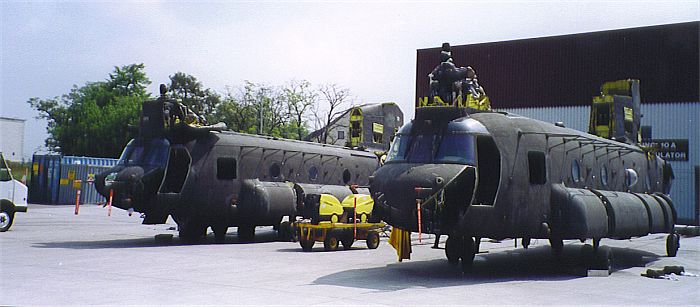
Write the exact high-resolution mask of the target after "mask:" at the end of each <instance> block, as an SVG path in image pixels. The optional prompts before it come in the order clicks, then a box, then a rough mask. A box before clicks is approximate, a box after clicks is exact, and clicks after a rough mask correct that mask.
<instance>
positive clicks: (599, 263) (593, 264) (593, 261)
mask: <svg viewBox="0 0 700 307" xmlns="http://www.w3.org/2000/svg"><path fill="white" fill-rule="evenodd" d="M585 246H587V247H588V248H587V250H588V256H589V257H590V258H589V259H590V265H589V266H588V268H589V269H593V270H606V271H608V274H610V273H612V269H613V253H612V250H611V249H610V248H609V247H606V246H603V247H599V248H598V249H595V248H593V247H591V246H590V245H588V244H586V245H585Z"/></svg>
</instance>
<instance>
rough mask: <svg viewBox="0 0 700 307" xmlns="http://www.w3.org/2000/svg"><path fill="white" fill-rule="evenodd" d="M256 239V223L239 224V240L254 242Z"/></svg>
mask: <svg viewBox="0 0 700 307" xmlns="http://www.w3.org/2000/svg"><path fill="white" fill-rule="evenodd" d="M254 240H255V225H240V226H238V241H239V242H253V241H254Z"/></svg>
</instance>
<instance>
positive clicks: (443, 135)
mask: <svg viewBox="0 0 700 307" xmlns="http://www.w3.org/2000/svg"><path fill="white" fill-rule="evenodd" d="M477 124H478V126H479V127H477V128H478V129H474V123H469V122H466V121H454V122H450V123H449V124H447V125H444V126H442V127H435V128H433V127H423V128H420V129H410V127H409V128H408V129H402V131H401V132H399V134H397V135H396V137H395V138H394V142H393V143H392V144H391V148H390V149H389V153H388V155H387V163H390V162H408V163H456V164H469V165H476V150H475V147H476V145H475V144H476V137H475V135H474V133H488V132H486V130H485V128H483V126H482V125H481V124H480V123H478V122H477ZM411 130H417V131H411Z"/></svg>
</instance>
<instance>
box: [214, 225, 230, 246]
mask: <svg viewBox="0 0 700 307" xmlns="http://www.w3.org/2000/svg"><path fill="white" fill-rule="evenodd" d="M211 230H213V231H214V242H215V243H224V242H226V232H228V226H211Z"/></svg>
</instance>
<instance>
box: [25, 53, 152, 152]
mask: <svg viewBox="0 0 700 307" xmlns="http://www.w3.org/2000/svg"><path fill="white" fill-rule="evenodd" d="M144 68H145V66H144V64H131V65H126V66H122V67H115V68H114V72H112V73H110V74H109V78H108V79H107V80H105V81H97V82H88V83H86V84H85V85H84V86H82V87H78V86H77V85H74V86H73V88H72V89H71V91H70V92H69V93H68V94H64V95H62V96H61V97H54V98H49V99H40V98H38V97H33V98H30V99H29V101H28V103H29V104H30V105H31V106H32V108H34V109H36V110H37V111H39V115H38V116H37V118H43V119H46V120H47V121H48V126H47V131H48V132H49V137H48V138H47V139H46V142H45V143H46V147H47V148H49V149H50V150H53V151H56V152H60V153H62V154H64V155H79V156H91V157H112V158H114V157H118V156H119V153H120V152H121V150H122V148H123V147H124V145H126V143H127V142H128V141H129V139H130V137H129V133H128V125H129V124H137V123H138V120H139V112H140V110H141V104H142V102H143V101H144V100H146V99H148V98H149V96H150V95H149V94H148V93H147V92H146V87H147V86H148V85H149V84H150V83H151V81H150V80H149V79H148V77H147V76H146V74H145V72H144Z"/></svg>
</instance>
